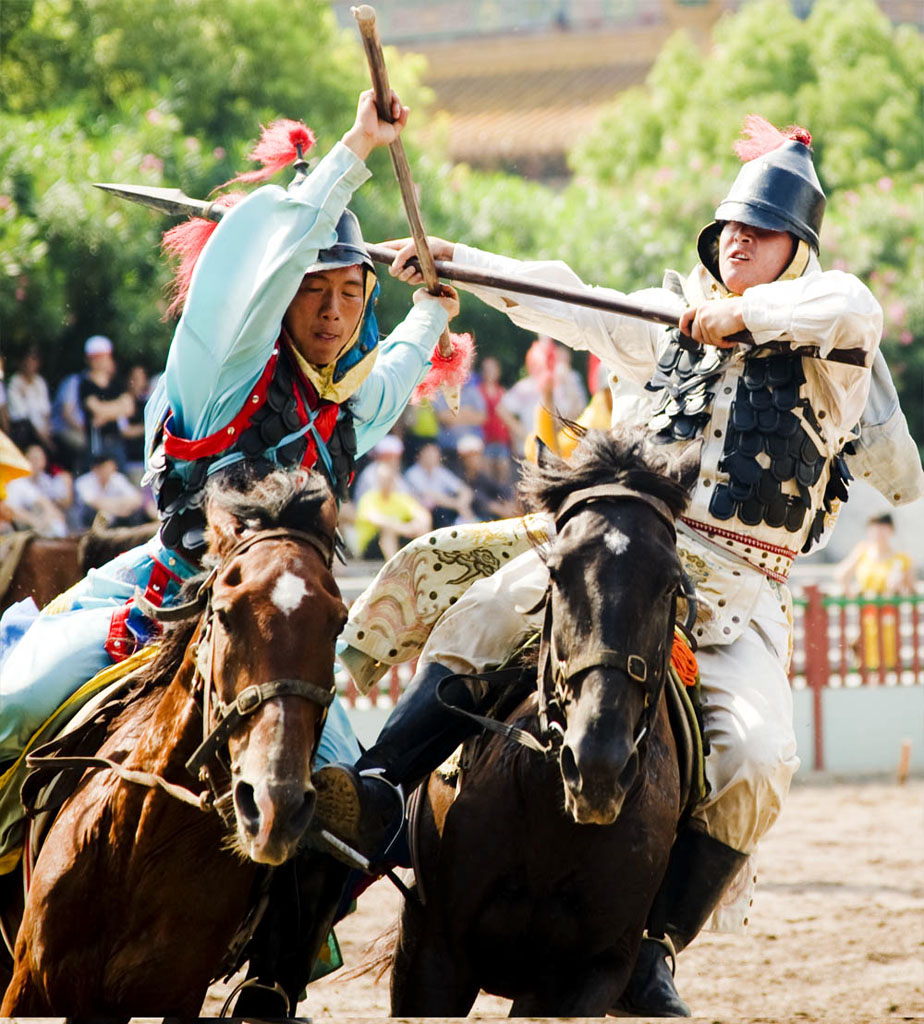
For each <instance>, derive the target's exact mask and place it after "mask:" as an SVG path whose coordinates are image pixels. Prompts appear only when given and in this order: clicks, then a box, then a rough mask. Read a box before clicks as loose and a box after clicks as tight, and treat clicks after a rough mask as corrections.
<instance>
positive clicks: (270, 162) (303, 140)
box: [226, 118, 315, 185]
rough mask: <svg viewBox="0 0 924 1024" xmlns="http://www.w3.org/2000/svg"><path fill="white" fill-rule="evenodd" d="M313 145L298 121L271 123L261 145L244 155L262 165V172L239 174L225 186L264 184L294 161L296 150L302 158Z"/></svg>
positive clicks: (310, 132) (312, 134) (305, 127)
mask: <svg viewBox="0 0 924 1024" xmlns="http://www.w3.org/2000/svg"><path fill="white" fill-rule="evenodd" d="M314 141H315V139H314V132H312V131H311V129H310V128H309V127H308V126H307V125H305V124H302V122H301V121H289V120H286V119H285V118H283V119H280V120H279V121H273V122H272V123H271V124H268V125H266V126H264V127H263V131H262V132H261V134H260V141H259V142H258V143H257V144H256V146H254V148H253V149H252V150H251V151H250V152H249V153H248V154H247V159H248V160H253V161H255V162H256V163H259V164H262V165H263V169H262V170H259V171H247V172H246V173H244V174H239V175H238V176H237V177H236V178H232V179H231V181H229V182H226V184H228V185H231V184H233V183H234V182H236V181H266V179H267V178H271V177H272V176H273V175H274V174H275V173H276V172H277V171H281V170H282V168H283V167H288V166H289V164H291V163H293V162H294V161H295V160H296V159H297V157H298V150H299V147H301V151H302V156H304V155H305V154H306V153H307V152H308V150H309V149H311V147H312V146H313V145H314Z"/></svg>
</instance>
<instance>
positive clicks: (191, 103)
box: [0, 0, 924, 440]
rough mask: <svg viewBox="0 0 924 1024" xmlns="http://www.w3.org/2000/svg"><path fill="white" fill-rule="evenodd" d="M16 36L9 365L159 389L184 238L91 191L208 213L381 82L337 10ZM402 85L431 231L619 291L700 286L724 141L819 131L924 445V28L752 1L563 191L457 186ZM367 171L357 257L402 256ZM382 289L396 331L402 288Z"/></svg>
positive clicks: (866, 3)
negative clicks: (120, 376)
mask: <svg viewBox="0 0 924 1024" xmlns="http://www.w3.org/2000/svg"><path fill="white" fill-rule="evenodd" d="M139 12H143V13H141V14H140V13H139ZM0 38H2V39H3V47H2V50H0V76H2V80H3V82H4V90H3V93H2V98H0V103H2V107H0V319H2V323H3V348H4V352H6V353H7V354H12V355H13V356H15V355H16V354H18V353H19V352H21V351H22V350H23V349H24V348H25V346H26V345H27V344H31V343H35V342H38V343H39V344H41V345H42V346H43V350H44V352H45V353H46V356H45V367H46V370H47V372H48V373H49V374H50V375H57V374H58V373H61V372H64V371H65V370H69V369H72V368H73V367H75V366H76V365H78V364H79V362H80V348H81V344H82V341H83V339H84V338H86V337H87V336H88V335H89V334H92V333H95V332H97V331H101V332H103V333H107V334H110V335H111V336H112V337H113V338H114V339H116V341H117V344H118V348H119V354H120V356H123V357H125V358H136V357H144V358H145V359H147V361H148V362H149V363H151V365H152V366H157V365H160V364H162V361H163V358H164V355H165V353H166V349H167V345H168V343H169V338H170V334H171V331H172V325H170V324H167V323H165V322H163V320H162V319H161V317H162V312H163V309H164V306H165V304H166V303H165V300H164V297H163V296H164V288H165V286H166V282H167V278H168V273H167V269H166V268H165V267H164V265H163V262H162V261H161V259H160V258H159V255H158V243H159V236H160V233H161V232H162V231H163V230H164V229H165V228H166V227H168V226H169V224H168V223H166V222H165V219H164V218H163V217H161V216H159V215H157V214H155V213H152V212H150V211H146V210H143V209H141V208H138V207H133V206H131V205H128V204H125V203H122V202H120V201H118V200H116V199H114V198H110V197H106V196H104V195H102V194H101V193H98V192H96V191H95V190H94V189H93V188H92V187H90V184H89V183H90V182H92V181H124V182H137V183H142V184H149V185H161V184H163V185H179V186H180V187H181V188H183V189H184V190H185V191H186V192H188V193H189V194H190V195H195V196H205V195H206V194H208V192H209V191H210V190H211V189H213V188H215V187H216V186H217V185H219V184H221V183H222V182H223V181H226V180H227V179H228V178H230V177H231V176H232V174H233V173H235V171H239V170H243V169H246V168H247V166H248V165H247V163H246V159H245V157H246V153H247V152H248V150H249V148H250V145H251V144H252V142H253V141H254V139H255V138H256V135H257V132H258V125H259V124H260V123H261V122H262V123H266V122H267V121H269V120H271V119H273V118H276V117H280V116H284V117H302V118H303V119H304V120H305V121H306V122H307V123H308V124H309V125H310V126H311V127H312V128H313V129H314V131H315V132H316V134H317V136H318V152H319V153H323V152H326V150H327V149H329V148H330V146H331V145H332V144H333V142H334V141H335V140H336V139H337V138H339V136H340V135H341V134H342V132H343V131H344V130H345V129H346V128H347V127H348V126H349V124H350V122H351V120H352V116H353V112H354V109H355V103H356V95H357V93H358V92H359V90H360V89H362V88H365V87H366V85H367V82H368V78H367V72H366V68H365V62H364V58H363V56H362V51H361V47H360V46H359V43H358V37H357V34H356V33H355V32H343V31H340V30H339V29H338V28H337V26H336V23H335V20H334V18H333V15H332V13H331V11H330V9H329V6H328V5H327V4H326V3H325V2H324V0H289V2H288V3H286V4H285V5H284V6H280V5H279V4H278V3H277V2H276V0H224V2H223V3H221V4H217V3H215V2H214V0H158V2H157V4H148V5H142V6H141V7H140V8H139V6H138V5H137V4H136V3H134V2H133V0H17V2H15V3H0ZM388 64H389V70H390V73H391V78H392V82H393V83H394V84H395V86H396V88H397V89H398V90H399V92H400V93H401V95H402V97H403V98H404V99H405V101H406V102H410V104H411V106H412V107H413V108H414V110H415V115H414V116H413V117H412V122H411V126H410V128H409V131H408V132H407V133H405V145H406V148H407V149H408V152H409V156H410V159H411V164H412V166H413V168H414V173H415V178H416V180H417V182H418V184H419V187H420V194H421V205H422V208H423V216H424V222H425V223H426V225H427V227H428V229H429V230H430V231H431V232H432V233H434V234H440V235H443V236H444V237H448V238H454V239H459V240H462V241H465V242H468V243H470V244H473V245H477V246H481V247H483V248H486V249H490V250H493V251H496V252H502V253H508V254H510V255H515V256H519V257H522V258H539V259H563V260H564V261H566V262H567V263H569V264H570V265H571V266H572V267H573V268H574V269H575V270H576V271H577V272H578V273H579V274H580V275H581V276H582V277H584V279H585V280H587V281H588V282H593V283H597V284H606V285H609V286H612V287H615V288H619V289H621V290H623V291H628V290H633V289H638V288H642V287H646V286H649V285H652V284H657V283H659V281H660V279H661V274H662V272H663V269H664V268H665V267H668V266H673V267H675V268H677V269H679V270H686V269H688V268H689V267H691V266H692V265H693V263H694V262H695V259H696V253H695V239H696V235H697V233H698V231H699V229H700V228H701V227H702V226H703V225H704V224H705V223H707V222H708V221H709V220H711V218H712V214H713V211H714V210H715V207H716V205H717V203H718V202H719V201H720V200H721V199H722V198H723V196H724V195H725V194H726V192H727V190H728V187H729V185H730V183H731V181H732V180H733V178H734V176H735V174H736V173H737V170H738V167H739V166H740V165H739V164H738V161H737V158H736V157H735V156H734V154H733V150H732V143H733V141H734V139H735V138H736V137H737V135H738V132H739V130H740V126H741V122H742V119H743V117H744V115H745V114H747V113H750V112H757V113H761V114H763V115H764V116H765V117H767V118H768V119H769V120H770V121H772V122H774V123H776V124H780V125H785V124H790V123H798V124H805V125H807V126H808V127H809V128H810V129H811V131H812V132H813V134H814V136H815V153H816V164H817V167H818V171H819V176H820V177H821V180H822V183H823V184H824V186H825V189H826V191H827V192H828V196H829V205H828V213H827V216H826V220H825V225H824V230H823V234H822V258H823V261H824V263H825V265H827V266H842V267H844V268H846V269H848V270H851V271H853V272H854V273H857V274H859V275H860V276H861V277H863V278H864V279H865V280H866V281H867V282H868V283H869V284H870V286H871V287H872V289H873V291H874V292H875V294H876V295H877V297H878V298H879V299H880V301H881V302H882V304H883V307H884V309H885V313H886V327H885V340H884V349H885V351H886V354H887V356H888V358H889V360H890V363H891V366H892V369H893V373H894V375H895V377H896V382H897V383H898V386H899V389H900V390H901V391H902V393H903V398H904V406H905V409H906V413H907V415H908V417H909V420H910V421H911V422H912V428H913V430H914V431H915V435H916V436H917V437H918V438H919V439H920V440H924V399H922V390H924V389H922V383H924V297H922V292H921V287H920V282H921V280H922V277H924V194H922V186H921V185H920V182H921V181H922V180H924V133H922V131H921V111H922V110H924V40H922V37H921V35H920V33H919V32H917V31H916V30H915V29H913V28H911V27H895V26H893V25H892V24H891V23H890V22H889V21H888V19H887V18H885V16H884V15H883V14H882V13H881V11H880V10H879V9H878V7H877V6H876V5H875V4H874V3H873V2H872V0H818V2H816V3H815V4H814V6H813V8H812V11H811V14H810V15H809V16H808V17H807V18H806V19H805V20H800V19H799V18H797V17H796V16H795V15H793V13H792V11H791V9H790V7H789V5H788V4H787V3H786V2H785V0H755V2H753V3H747V4H744V5H743V6H742V7H741V9H740V10H739V11H738V12H737V13H735V14H732V15H726V16H724V17H723V18H722V19H721V20H720V21H719V22H718V24H717V25H716V27H715V30H714V33H713V44H712V47H711V49H710V50H709V52H708V53H703V52H701V51H700V50H699V49H698V48H697V47H696V46H695V45H694V44H693V43H692V42H691V41H690V39H689V38H688V37H686V36H685V35H684V34H682V33H678V34H677V35H675V36H674V37H673V38H671V39H670V40H669V41H668V42H667V44H666V45H665V46H664V48H663V50H662V53H661V54H660V56H659V58H658V60H657V61H656V63H655V64H654V66H653V67H652V70H651V72H650V74H649V76H648V80H647V82H646V83H645V85H644V86H643V87H639V88H636V89H632V90H630V91H628V92H626V93H624V94H623V95H622V96H620V97H619V99H618V100H617V102H616V103H614V105H613V107H612V109H611V110H609V111H608V112H607V113H606V114H605V115H604V116H603V117H602V119H601V120H600V122H599V124H598V126H597V128H596V130H595V131H594V132H592V133H591V134H590V135H589V136H588V137H586V138H584V139H578V140H575V148H574V150H573V152H572V154H571V157H570V160H571V166H572V168H573V170H574V175H575V177H574V180H573V181H572V183H571V184H570V185H569V186H568V187H566V188H564V189H563V190H559V191H552V190H550V189H549V188H547V187H545V186H543V185H540V184H536V183H532V182H527V181H524V180H522V179H519V178H516V177H514V176H511V175H506V174H500V173H497V174H485V173H480V172H476V171H473V170H471V169H469V168H466V167H462V166H451V165H449V164H448V163H447V162H446V161H445V158H444V156H443V154H442V153H441V152H440V148H439V146H438V145H437V146H436V147H432V148H431V149H429V150H428V151H427V152H422V151H420V149H419V148H418V147H417V146H415V144H414V123H415V120H417V122H418V123H420V122H421V121H422V120H423V119H421V118H420V114H421V108H422V106H423V105H424V104H425V101H426V98H427V97H426V94H425V92H424V91H423V90H422V89H421V88H420V86H419V76H420V71H421V65H420V62H419V60H418V59H416V58H409V57H402V58H401V59H399V58H398V57H397V56H396V55H395V54H392V53H390V54H388ZM49 97H53V99H54V102H53V103H50V102H49ZM370 166H371V169H372V171H373V179H372V181H370V182H369V183H368V184H367V185H365V186H364V187H363V188H362V189H361V190H360V191H359V192H358V193H357V195H356V197H355V199H354V201H353V204H352V205H353V207H354V209H355V210H356V211H357V213H358V214H359V216H360V219H361V221H362V224H363V230H364V232H365V234H366V237H367V238H370V239H376V240H378V239H381V238H386V237H395V236H400V235H405V234H407V227H406V222H405V219H404V215H403V212H402V210H401V206H400V203H399V201H398V193H397V188H396V186H395V183H394V181H393V179H392V173H391V168H390V165H389V161H388V156H387V154H385V153H382V152H379V153H375V154H373V156H372V158H371V160H370ZM279 180H282V176H280V179H279ZM380 278H381V280H382V283H383V293H382V298H381V300H380V306H379V318H380V322H381V323H382V325H383V327H385V328H388V327H389V326H390V325H391V324H392V323H394V321H395V320H396V319H397V318H398V317H399V316H401V315H402V314H403V311H404V310H405V309H406V308H407V303H408V290H407V289H406V287H404V286H403V285H400V284H398V283H396V282H394V281H392V280H391V279H389V278H388V277H387V275H385V274H381V275H380ZM459 326H460V328H461V329H466V330H474V332H475V333H476V335H477V337H478V341H479V345H480V350H481V352H482V353H483V354H484V353H486V352H488V351H490V352H492V354H497V355H498V357H499V358H500V359H501V361H502V363H503V365H504V367H505V370H506V376H507V377H508V379H510V378H513V377H515V376H516V374H517V373H518V372H519V369H520V367H521V366H522V357H523V353H524V351H525V348H526V346H527V345H528V343H529V340H530V338H529V336H528V335H527V334H526V333H525V332H523V331H520V330H519V329H518V328H516V327H513V326H512V325H511V324H510V322H509V321H508V320H507V319H506V317H504V316H503V315H501V314H499V313H496V312H495V311H493V310H489V309H487V308H486V307H485V306H483V305H481V304H480V303H478V302H477V301H476V300H474V299H472V298H471V297H468V296H464V295H463V307H462V316H461V317H460V324H459Z"/></svg>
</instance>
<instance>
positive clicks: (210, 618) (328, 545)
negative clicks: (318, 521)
mask: <svg viewBox="0 0 924 1024" xmlns="http://www.w3.org/2000/svg"><path fill="white" fill-rule="evenodd" d="M280 539H285V540H294V541H297V542H298V543H300V544H306V545H308V546H309V547H313V548H314V549H315V550H316V551H317V552H318V553H319V554H320V555H321V558H322V560H323V562H324V566H325V568H326V569H328V570H329V569H330V568H331V565H332V564H333V556H334V538H333V537H332V536H330V535H328V534H326V533H323V532H321V531H320V530H318V531H307V530H296V529H293V528H291V527H283V526H280V527H273V528H270V529H266V530H258V531H257V532H256V533H252V534H250V535H249V536H247V537H244V538H243V539H242V540H240V541H239V542H238V543H237V544H235V545H234V547H233V548H231V550H230V551H228V552H227V553H226V554H225V556H224V557H223V558H222V560H221V562H220V563H218V565H216V566H215V568H213V569H212V571H211V572H210V573H209V575H208V576H207V577H206V579H205V580H204V581H203V583H202V584H201V585H200V587H199V589H198V591H197V592H196V597H195V599H194V601H192V602H189V605H190V606H191V605H195V606H196V608H197V610H198V609H202V623H201V626H200V631H199V639H198V641H197V646H196V669H195V675H194V676H193V687H192V690H193V693H198V692H201V694H202V727H203V739H202V742H201V743H200V744H199V746H198V747H197V748H196V749H195V751H194V752H193V754H192V756H191V757H190V758H189V760H188V761H187V762H186V770H187V771H188V772H189V773H190V775H192V776H193V777H197V778H198V779H199V780H200V781H201V782H204V783H206V784H207V785H208V786H209V789H210V790H211V794H212V798H213V799H212V802H213V805H214V806H215V808H216V810H218V812H219V814H221V816H222V817H223V818H225V820H226V821H228V820H230V810H229V808H228V806H227V805H228V804H229V803H230V792H229V791H228V790H226V789H225V786H224V785H219V782H218V780H217V778H216V774H217V773H216V772H215V771H214V770H213V764H214V763H215V762H219V763H220V757H219V755H220V752H221V750H222V748H223V747H224V745H225V744H226V743H227V742H228V740H229V739H230V737H231V736H232V735H233V734H234V733H235V731H236V730H237V729H238V728H239V727H240V726H241V724H242V723H243V722H244V720H245V719H246V718H248V717H249V716H250V715H252V714H254V713H255V712H256V711H257V710H258V709H259V708H260V707H262V706H263V705H264V704H265V703H266V702H267V701H270V700H273V699H275V698H276V697H288V696H294V697H302V698H304V699H305V700H308V701H310V702H312V703H314V704H317V705H319V706H320V708H321V721H320V723H319V727H318V729H317V730H316V731H315V739H314V747H313V749H312V751H311V756H312V757H314V754H315V751H316V750H317V745H318V741H319V740H320V735H321V728H322V727H323V724H324V720H325V719H326V717H327V710H328V708H329V707H330V705H331V703H332V702H333V699H334V690H333V687H324V686H319V685H318V684H317V683H312V682H310V681H309V680H307V679H300V678H298V677H284V678H278V679H269V680H267V681H266V682H264V683H254V684H252V685H250V686H248V687H247V688H246V689H244V690H242V691H241V692H240V693H239V694H237V696H236V697H235V699H234V700H233V701H231V702H230V703H228V704H225V703H224V702H223V701H222V699H221V697H220V696H219V695H218V691H217V690H216V689H215V685H214V678H213V663H214V649H215V631H214V613H213V609H212V592H213V589H214V586H215V583H216V581H217V580H218V579H219V578H220V576H221V574H222V573H223V572H224V570H225V569H226V568H227V567H228V565H230V563H231V562H232V561H233V560H234V559H235V558H237V557H238V555H242V554H244V552H245V551H249V550H250V549H251V548H253V547H255V546H256V545H257V544H262V543H265V542H266V541H271V540H280ZM181 607H184V606H181ZM179 610H180V609H178V608H174V609H171V611H173V612H174V613H176V612H177V611H179ZM212 723H214V725H213V724H212ZM210 726H211V728H210ZM221 767H222V770H221V772H220V774H221V775H227V774H229V773H228V769H227V768H226V766H224V765H222V766H221Z"/></svg>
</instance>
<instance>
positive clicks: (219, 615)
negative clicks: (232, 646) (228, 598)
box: [215, 608, 231, 629]
mask: <svg viewBox="0 0 924 1024" xmlns="http://www.w3.org/2000/svg"><path fill="white" fill-rule="evenodd" d="M215 618H216V619H218V624H219V625H220V626H221V628H222V629H230V628H231V615H230V613H229V612H228V609H227V608H216V609H215Z"/></svg>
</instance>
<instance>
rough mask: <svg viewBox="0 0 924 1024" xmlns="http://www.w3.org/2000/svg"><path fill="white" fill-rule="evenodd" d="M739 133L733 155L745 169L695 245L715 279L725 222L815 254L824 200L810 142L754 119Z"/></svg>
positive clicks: (799, 132)
mask: <svg viewBox="0 0 924 1024" xmlns="http://www.w3.org/2000/svg"><path fill="white" fill-rule="evenodd" d="M744 133H745V136H746V137H745V138H742V139H739V141H738V142H737V143H736V144H735V152H736V153H737V154H738V156H739V157H741V159H742V160H744V161H745V164H744V166H743V167H742V168H741V170H740V171H739V172H738V177H737V178H736V179H735V182H734V184H733V185H732V187H731V190H730V191H729V193H728V195H727V196H726V197H725V199H723V200H722V202H721V203H719V206H718V208H717V209H716V211H715V220H714V221H713V222H712V223H711V224H707V225H706V227H705V228H703V230H702V231H701V232H700V234H699V238H698V239H697V243H696V246H697V250H698V252H699V256H700V259H701V260H702V262H703V265H704V266H705V267H706V268H707V269H708V270H709V271H710V273H711V274H712V275H713V276H714V277H716V278H719V271H718V237H719V234H720V233H721V230H722V225H723V224H724V223H725V222H726V221H730V220H734V221H740V222H741V223H742V224H751V225H753V226H754V227H758V228H765V229H767V230H769V231H788V232H789V233H790V234H791V235H793V236H794V237H795V238H799V239H802V240H803V241H804V242H806V243H808V245H810V246H811V247H812V248H813V249H814V250H815V251H816V252H817V251H818V234H819V232H820V230H821V221H822V218H823V216H824V212H825V194H824V192H823V191H822V189H821V184H820V183H819V181H818V175H817V174H816V173H815V166H814V164H813V163H812V151H811V149H810V148H809V146H810V144H811V141H812V136H811V135H810V134H809V133H808V132H807V131H806V130H805V129H804V128H800V127H799V126H798V125H792V126H791V127H789V128H785V129H783V130H782V131H780V129H778V128H775V127H774V126H773V125H772V124H770V122H769V121H766V120H765V119H764V118H762V117H759V116H757V115H756V114H749V115H748V116H747V117H746V118H745V120H744ZM719 279H720V278H719Z"/></svg>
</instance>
